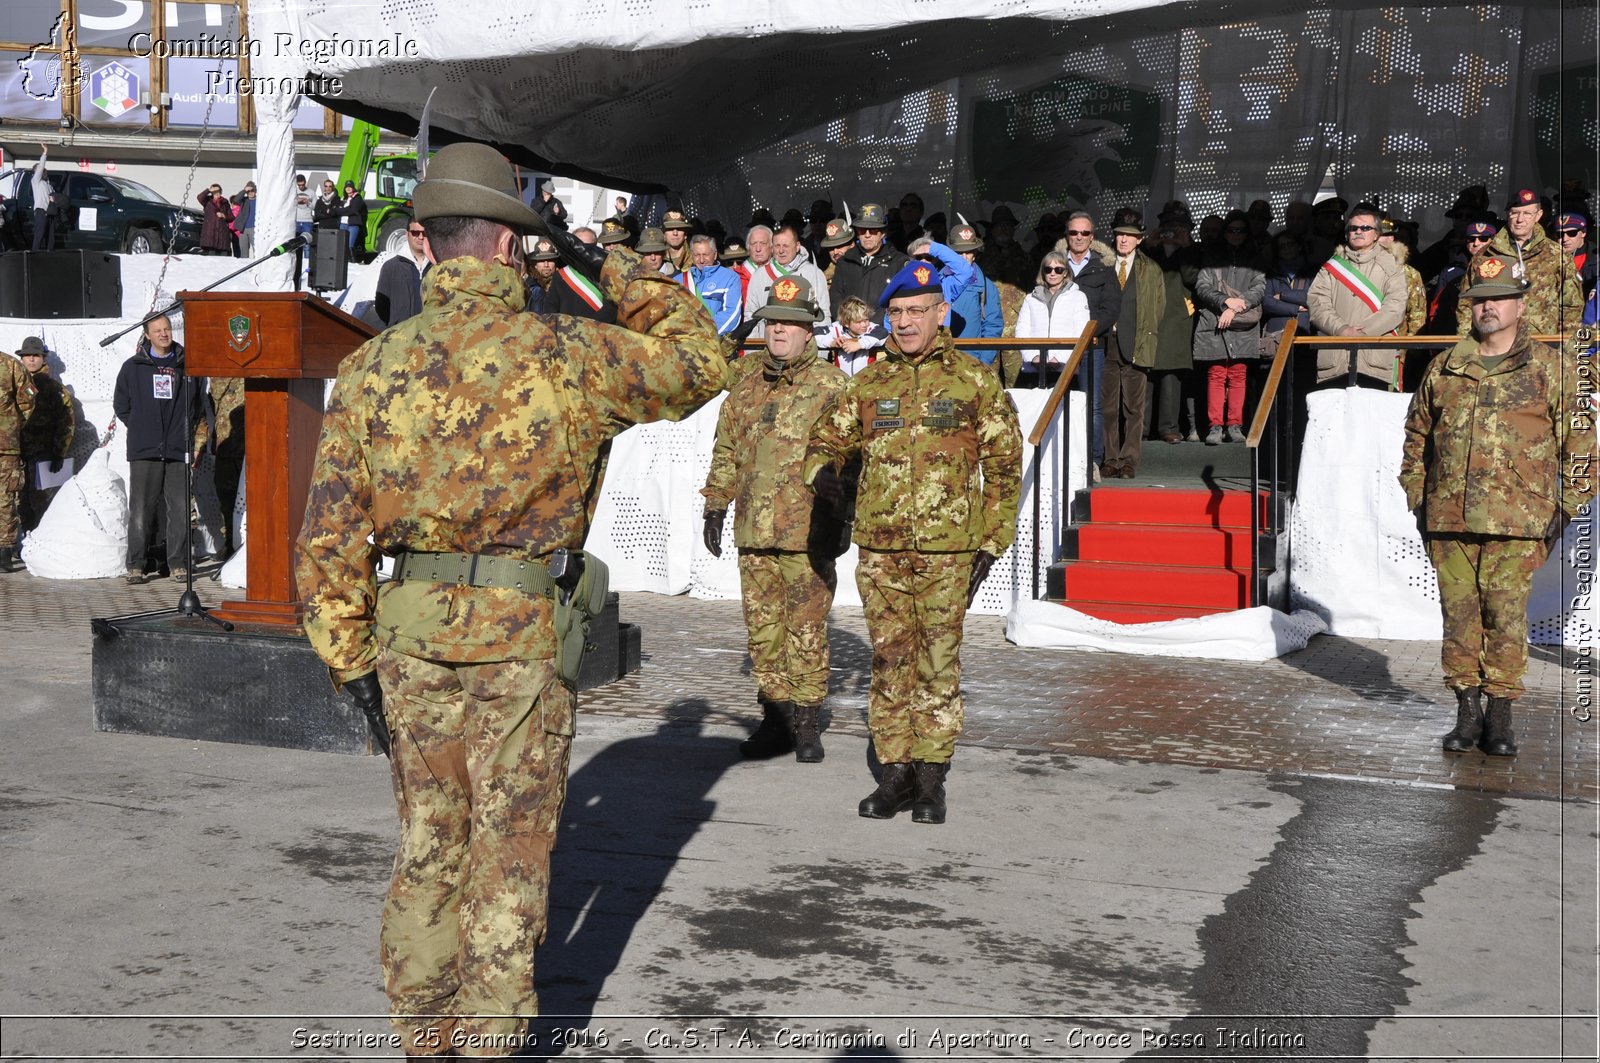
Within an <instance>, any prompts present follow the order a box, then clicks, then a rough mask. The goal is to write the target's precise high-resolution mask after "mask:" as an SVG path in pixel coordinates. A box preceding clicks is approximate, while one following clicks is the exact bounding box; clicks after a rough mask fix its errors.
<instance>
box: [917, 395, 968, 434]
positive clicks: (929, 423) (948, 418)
mask: <svg viewBox="0 0 1600 1063" xmlns="http://www.w3.org/2000/svg"><path fill="white" fill-rule="evenodd" d="M922 423H923V425H924V426H925V427H927V428H954V427H956V426H957V425H958V424H960V423H961V422H960V420H959V419H958V418H957V417H956V400H955V399H932V400H930V401H929V403H928V416H927V417H924V418H923V419H922Z"/></svg>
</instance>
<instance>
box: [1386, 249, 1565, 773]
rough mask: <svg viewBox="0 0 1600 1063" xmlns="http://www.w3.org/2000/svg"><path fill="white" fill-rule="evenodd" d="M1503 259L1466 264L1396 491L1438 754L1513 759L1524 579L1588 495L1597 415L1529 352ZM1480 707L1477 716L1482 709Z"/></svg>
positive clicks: (1546, 356)
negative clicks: (1423, 618) (1435, 655)
mask: <svg viewBox="0 0 1600 1063" xmlns="http://www.w3.org/2000/svg"><path fill="white" fill-rule="evenodd" d="M1515 266H1516V259H1515V258H1514V257H1504V256H1491V257H1488V258H1482V259H1479V260H1477V261H1476V262H1475V263H1474V265H1473V267H1472V273H1471V274H1469V276H1470V277H1471V278H1472V281H1473V284H1472V286H1471V287H1470V288H1468V289H1467V290H1466V292H1465V293H1463V294H1464V295H1465V296H1466V298H1467V299H1468V300H1469V301H1470V302H1471V307H1472V323H1473V333H1472V335H1471V336H1470V337H1468V338H1466V339H1464V340H1462V341H1461V342H1460V343H1458V344H1456V345H1455V346H1454V347H1452V348H1451V349H1450V350H1448V351H1445V352H1444V353H1443V354H1441V355H1439V357H1437V358H1435V359H1434V361H1433V364H1432V365H1430V366H1429V367H1428V371H1427V373H1426V374H1425V375H1424V376H1423V378H1422V383H1421V384H1420V385H1418V387H1417V391H1416V394H1415V395H1414V396H1413V397H1412V400H1411V410H1410V413H1409V414H1408V415H1407V417H1406V426H1405V434H1406V439H1405V455H1404V458H1403V460H1402V462H1401V466H1400V485H1401V487H1403V488H1404V489H1405V492H1406V503H1407V505H1408V506H1409V507H1410V508H1411V510H1412V511H1413V512H1414V513H1416V515H1417V528H1418V530H1419V531H1420V532H1421V533H1422V538H1423V542H1424V543H1425V544H1426V546H1427V548H1428V559H1429V561H1431V562H1432V563H1433V567H1434V569H1435V571H1436V572H1437V573H1438V578H1439V604H1440V608H1441V611H1442V612H1443V615H1444V646H1443V651H1442V653H1441V658H1442V662H1443V665H1444V682H1445V686H1447V687H1449V688H1450V689H1451V690H1453V691H1455V694H1456V726H1455V729H1454V730H1452V731H1451V732H1450V733H1449V734H1447V735H1445V736H1444V748H1445V750H1446V751H1447V752H1451V753H1464V752H1467V751H1469V750H1471V749H1472V748H1473V747H1474V746H1475V745H1481V746H1482V748H1483V751H1484V752H1485V753H1488V754H1489V755H1490V756H1497V757H1509V756H1515V755H1516V752H1517V746H1516V741H1515V736H1514V735H1513V733H1512V711H1511V710H1512V704H1513V703H1514V702H1515V700H1516V699H1517V697H1518V696H1520V695H1521V694H1522V689H1523V687H1522V676H1523V674H1524V673H1525V672H1526V671H1527V667H1528V594H1529V591H1530V589H1531V588H1532V583H1533V574H1534V573H1535V572H1536V571H1538V569H1539V566H1540V565H1542V564H1543V563H1544V560H1545V558H1546V557H1547V556H1549V553H1550V550H1551V549H1552V547H1553V546H1554V544H1556V543H1558V542H1560V539H1561V533H1562V531H1563V529H1565V527H1566V525H1567V522H1568V521H1570V520H1571V519H1572V518H1573V517H1574V516H1576V515H1577V514H1578V512H1579V511H1580V510H1581V509H1582V508H1584V506H1585V504H1586V503H1587V502H1588V500H1589V499H1590V498H1592V497H1593V496H1594V489H1595V485H1594V479H1593V476H1594V470H1593V468H1592V467H1591V463H1592V461H1593V459H1594V446H1595V434H1594V409H1593V406H1592V405H1590V402H1589V401H1588V400H1589V399H1591V398H1592V396H1583V395H1581V394H1579V390H1578V387H1577V384H1578V374H1576V373H1574V372H1572V371H1571V369H1570V367H1568V366H1566V365H1564V362H1565V359H1564V358H1563V356H1562V353H1561V352H1560V351H1558V350H1556V349H1554V348H1552V347H1548V346H1545V345H1544V344H1540V343H1534V342H1532V340H1531V339H1530V338H1529V337H1530V335H1531V332H1530V330H1529V328H1528V325H1527V320H1526V318H1525V316H1524V301H1525V295H1524V293H1525V291H1526V288H1525V285H1524V284H1523V282H1521V281H1520V280H1518V279H1515V278H1514V276H1513V268H1514V267H1515ZM1484 695H1487V696H1488V699H1489V704H1488V709H1487V712H1485V711H1484V710H1483V706H1482V699H1483V696H1484Z"/></svg>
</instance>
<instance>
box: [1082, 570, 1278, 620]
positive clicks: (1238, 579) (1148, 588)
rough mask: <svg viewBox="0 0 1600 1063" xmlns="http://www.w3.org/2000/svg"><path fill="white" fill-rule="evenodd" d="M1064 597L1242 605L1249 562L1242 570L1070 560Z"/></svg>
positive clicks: (1203, 605)
mask: <svg viewBox="0 0 1600 1063" xmlns="http://www.w3.org/2000/svg"><path fill="white" fill-rule="evenodd" d="M1059 568H1060V578H1061V581H1062V583H1061V588H1062V594H1061V600H1062V602H1064V603H1065V604H1067V605H1070V606H1072V607H1073V608H1075V609H1077V608H1081V606H1079V605H1078V603H1080V602H1106V603H1125V604H1129V605H1158V606H1182V607H1186V608H1200V609H1210V610H1212V611H1222V610H1225V609H1242V608H1244V607H1245V606H1247V605H1248V604H1249V578H1248V571H1249V563H1248V561H1247V562H1246V564H1245V568H1244V569H1243V570H1235V569H1231V568H1184V567H1176V566H1168V565H1160V564H1125V563H1121V562H1113V561H1068V562H1065V563H1064V564H1062V565H1060V566H1059Z"/></svg>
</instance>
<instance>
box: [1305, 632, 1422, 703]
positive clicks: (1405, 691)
mask: <svg viewBox="0 0 1600 1063" xmlns="http://www.w3.org/2000/svg"><path fill="white" fill-rule="evenodd" d="M1278 660H1280V661H1282V662H1283V663H1284V664H1287V665H1290V666H1292V667H1294V668H1298V669H1300V670H1301V671H1302V672H1305V673H1306V674H1307V675H1314V676H1316V677H1317V678H1319V679H1325V680H1327V681H1328V682H1330V683H1334V684H1336V685H1338V686H1342V687H1344V688H1345V689H1346V690H1348V691H1350V692H1351V693H1353V694H1357V695H1360V697H1361V698H1362V700H1363V701H1367V702H1385V703H1388V704H1390V705H1408V706H1413V707H1416V708H1418V709H1431V708H1436V707H1437V706H1439V705H1442V704H1443V701H1442V700H1441V699H1436V698H1434V697H1430V696H1429V695H1427V694H1419V693H1417V692H1416V691H1415V690H1412V689H1410V688H1409V687H1404V686H1401V685H1400V684H1399V683H1396V682H1395V681H1394V678H1393V677H1392V676H1391V675H1390V672H1389V658H1387V657H1385V656H1384V655H1383V654H1381V653H1379V652H1378V651H1377V650H1374V649H1372V648H1371V647H1369V646H1363V645H1361V643H1359V642H1356V641H1354V640H1353V639H1347V638H1342V637H1340V636H1338V635H1317V636H1315V637H1313V638H1312V640H1311V644H1310V645H1308V646H1307V647H1306V648H1305V649H1303V650H1297V651H1295V652H1294V653H1286V654H1284V655H1283V656H1282V657H1280V658H1278ZM1440 689H1441V691H1442V689H1443V688H1440Z"/></svg>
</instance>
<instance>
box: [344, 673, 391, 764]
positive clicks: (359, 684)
mask: <svg viewBox="0 0 1600 1063" xmlns="http://www.w3.org/2000/svg"><path fill="white" fill-rule="evenodd" d="M344 688H345V689H346V690H348V691H349V692H350V697H351V698H352V699H353V700H354V701H355V703H356V708H358V709H360V710H361V714H362V715H363V716H365V717H366V718H367V730H369V731H371V732H372V741H373V744H374V745H376V746H377V747H378V748H379V749H380V750H382V751H383V755H384V756H386V757H387V756H388V755H389V742H390V736H389V721H388V720H386V719H384V717H383V688H382V687H380V686H378V673H377V672H368V673H367V674H366V675H358V676H356V677H355V678H354V679H351V680H349V681H348V682H346V683H345V685H344Z"/></svg>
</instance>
